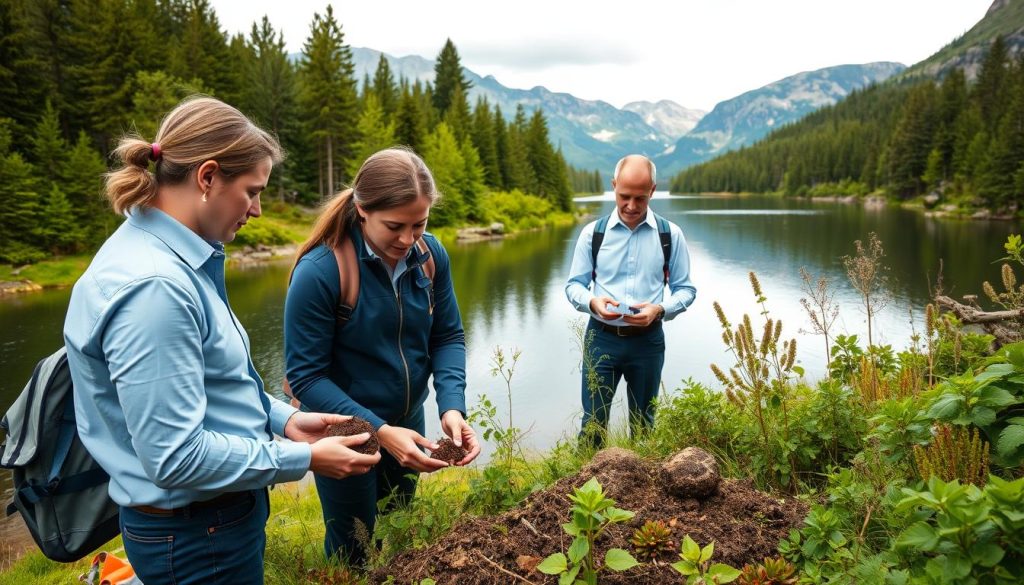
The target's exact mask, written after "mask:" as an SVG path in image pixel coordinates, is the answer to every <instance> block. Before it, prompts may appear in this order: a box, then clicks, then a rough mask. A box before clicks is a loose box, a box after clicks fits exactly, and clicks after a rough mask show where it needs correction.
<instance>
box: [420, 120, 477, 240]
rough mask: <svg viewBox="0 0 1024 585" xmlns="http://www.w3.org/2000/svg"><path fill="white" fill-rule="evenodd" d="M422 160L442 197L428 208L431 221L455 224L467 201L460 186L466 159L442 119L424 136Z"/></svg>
mask: <svg viewBox="0 0 1024 585" xmlns="http://www.w3.org/2000/svg"><path fill="white" fill-rule="evenodd" d="M423 160H424V162H426V163H427V166H428V167H430V170H431V171H432V172H433V174H434V182H435V183H436V185H437V190H438V191H440V193H441V195H442V199H441V201H440V202H439V203H438V204H437V205H435V206H434V208H433V211H432V212H431V215H430V223H431V225H434V226H438V227H440V226H446V225H457V224H458V223H459V222H461V221H462V220H463V219H464V218H465V217H466V213H467V209H466V203H465V201H464V200H463V197H462V192H461V191H460V190H459V187H460V179H462V177H463V173H465V169H466V161H465V159H464V158H463V157H462V153H461V151H460V148H459V143H458V141H457V140H455V135H454V134H452V132H451V130H449V129H448V125H447V124H445V123H444V122H441V123H440V124H438V125H437V128H435V129H434V131H433V132H431V133H430V134H429V135H428V136H427V139H426V141H425V143H424V145H423Z"/></svg>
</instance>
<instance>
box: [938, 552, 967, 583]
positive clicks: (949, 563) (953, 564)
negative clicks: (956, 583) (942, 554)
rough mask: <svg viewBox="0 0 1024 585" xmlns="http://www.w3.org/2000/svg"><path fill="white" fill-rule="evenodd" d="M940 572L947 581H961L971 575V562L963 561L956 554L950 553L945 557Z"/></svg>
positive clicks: (963, 559) (962, 558)
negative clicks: (950, 579)
mask: <svg viewBox="0 0 1024 585" xmlns="http://www.w3.org/2000/svg"><path fill="white" fill-rule="evenodd" d="M942 571H943V573H944V574H945V575H946V578H947V579H949V578H952V579H963V578H964V577H966V576H967V575H969V574H970V573H971V560H970V559H965V558H964V557H962V556H960V555H959V554H958V553H950V554H949V555H948V556H946V562H945V563H943V566H942Z"/></svg>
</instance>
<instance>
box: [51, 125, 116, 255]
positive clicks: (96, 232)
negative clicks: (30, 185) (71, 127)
mask: <svg viewBox="0 0 1024 585" xmlns="http://www.w3.org/2000/svg"><path fill="white" fill-rule="evenodd" d="M106 170H107V166H106V165H105V164H104V163H103V157H101V156H100V154H99V152H98V151H97V150H96V149H95V148H93V145H92V142H91V141H90V140H89V137H88V136H87V135H86V134H85V131H84V130H82V131H79V133H78V140H77V141H76V142H75V145H74V146H73V147H72V148H71V151H70V152H69V153H68V154H67V160H66V161H65V164H64V165H63V168H62V170H61V185H62V191H64V193H65V195H66V196H67V199H68V201H69V202H70V203H71V207H72V209H73V210H74V213H75V221H76V222H77V223H78V225H80V226H82V228H83V229H82V235H81V237H82V238H83V240H84V241H85V243H87V244H90V245H91V244H99V243H100V242H102V241H103V240H104V239H105V238H106V237H107V236H108V235H109V234H110V233H111V232H112V231H113V228H114V227H115V226H116V225H117V224H118V223H119V221H120V218H119V217H118V216H115V215H114V214H113V213H110V212H109V210H108V208H107V203H106V199H105V198H104V196H103V173H105V172H106Z"/></svg>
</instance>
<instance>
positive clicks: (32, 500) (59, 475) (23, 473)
mask: <svg viewBox="0 0 1024 585" xmlns="http://www.w3.org/2000/svg"><path fill="white" fill-rule="evenodd" d="M0 428H2V429H3V430H4V431H5V434H6V439H4V443H3V445H0V467H6V468H8V469H11V470H13V472H14V500H13V501H12V502H11V503H10V504H9V505H8V506H7V515H8V516H10V515H12V514H14V513H15V512H20V513H21V516H22V518H24V520H25V525H26V526H28V529H29V532H31V533H32V538H33V539H34V540H35V541H36V545H38V546H39V549H40V550H41V551H42V552H43V554H44V555H46V557H47V558H49V559H52V560H54V561H60V562H64V563H69V562H73V561H77V560H79V559H81V558H82V557H84V556H86V555H87V554H89V553H90V552H92V551H94V550H96V549H97V548H99V547H101V546H103V545H104V544H106V543H107V541H109V540H110V539H112V538H114V537H115V536H117V535H118V534H119V533H120V527H119V525H118V506H117V504H115V503H114V501H113V500H111V499H110V496H109V494H108V493H107V484H108V483H109V481H110V478H109V476H108V475H107V473H106V472H105V471H103V469H102V468H101V467H100V466H99V464H98V463H96V460H95V459H93V458H92V455H90V454H89V452H88V451H86V449H85V446H84V445H82V441H81V440H80V439H79V438H78V428H77V426H76V424H75V403H74V393H73V392H72V384H71V372H70V371H69V369H68V357H67V350H66V349H65V348H63V347H62V348H61V349H60V350H58V351H57V352H56V353H54V354H53V355H51V356H49V357H47V358H45V359H43V360H42V361H40V362H39V363H38V364H36V367H35V371H33V372H32V379H31V380H29V382H28V384H27V385H26V386H25V389H24V390H22V392H21V395H19V396H18V398H17V400H15V401H14V404H13V405H11V408H10V409H9V410H8V411H7V414H6V415H4V418H3V420H2V421H0Z"/></svg>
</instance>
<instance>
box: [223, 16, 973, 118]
mask: <svg viewBox="0 0 1024 585" xmlns="http://www.w3.org/2000/svg"><path fill="white" fill-rule="evenodd" d="M211 2H212V4H213V6H214V8H215V10H216V12H217V16H218V18H219V19H220V22H221V25H222V26H223V27H224V28H225V29H226V30H227V31H228V32H229V33H231V34H234V33H235V32H238V31H242V32H245V33H246V34H248V31H249V29H250V27H251V26H252V23H253V22H254V21H256V20H259V19H260V18H261V17H262V16H263V15H264V14H266V15H268V16H269V17H270V20H271V22H272V23H273V25H274V27H275V28H276V29H278V30H281V31H283V32H284V35H285V42H286V43H287V45H288V50H289V51H291V52H299V51H301V50H302V45H303V43H304V41H305V39H306V37H307V36H308V35H309V25H310V22H311V21H312V19H313V13H314V12H320V13H323V12H324V10H325V9H326V6H327V4H328V2H326V1H324V0H211ZM332 4H333V6H334V13H335V15H336V17H337V18H338V20H339V22H340V23H341V25H342V31H343V32H344V33H345V41H346V42H347V43H348V44H350V45H352V46H356V47H369V48H373V49H378V50H381V51H384V52H386V53H389V54H391V55H394V56H404V55H420V56H423V57H427V58H429V59H433V58H435V57H436V56H437V53H438V52H439V51H440V49H441V47H442V46H443V45H444V41H445V39H446V38H449V37H450V38H451V39H452V41H453V42H454V43H455V45H456V47H457V48H458V50H459V54H460V55H461V56H462V64H463V66H465V67H468V68H469V69H472V70H473V71H475V72H476V73H479V74H480V75H494V76H495V77H496V78H497V79H498V81H500V82H501V83H502V84H504V85H506V86H508V87H514V88H522V89H529V88H532V87H534V86H537V85H543V86H544V87H547V88H548V89H550V90H552V91H562V92H568V93H571V94H573V95H575V96H576V97H580V98H585V99H592V100H598V99H600V100H604V101H607V102H609V103H611V104H612V105H614V106H617V107H621V106H623V105H624V104H626V103H628V102H631V101H637V100H646V101H658V100H660V99H670V100H673V101H675V102H677V103H679V104H681V105H683V106H686V107H689V108H700V109H704V110H710V109H711V108H712V107H714V105H715V104H716V103H718V102H719V101H722V100H725V99H728V98H731V97H734V96H736V95H738V94H740V93H743V92H744V91H747V90H751V89H756V88H758V87H761V86H762V85H765V84H768V83H771V82H773V81H776V80H778V79H781V78H783V77H787V76H789V75H793V74H795V73H799V72H801V71H809V70H813V69H820V68H822V67H829V66H832V65H842V64H847V63H869V62H872V61H898V62H900V63H903V64H905V65H911V64H913V63H915V62H917V61H920V60H922V59H925V58H926V57H928V56H929V55H931V54H932V53H933V52H935V51H937V50H938V49H939V48H941V47H942V46H943V45H945V44H946V43H948V42H950V41H952V40H953V39H954V38H956V37H957V36H959V35H960V34H962V33H964V32H965V31H967V29H969V28H970V27H971V26H973V25H974V23H976V22H977V21H978V20H980V19H981V18H982V16H984V15H985V11H986V10H987V9H988V7H989V5H990V4H991V0H859V1H857V2H852V1H850V0H775V1H766V0H696V1H695V0H675V1H671V0H668V1H662V2H649V1H645V0H634V1H631V2H609V1H606V0H588V1H585V2H581V1H559V0H544V1H537V0H517V1H515V2H502V3H500V4H499V3H492V2H487V1H485V0H483V1H482V0H476V1H464V0H458V1H446V0H435V1H433V2H431V1H425V0H363V1H361V2H333V3H332Z"/></svg>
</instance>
